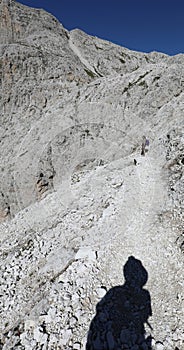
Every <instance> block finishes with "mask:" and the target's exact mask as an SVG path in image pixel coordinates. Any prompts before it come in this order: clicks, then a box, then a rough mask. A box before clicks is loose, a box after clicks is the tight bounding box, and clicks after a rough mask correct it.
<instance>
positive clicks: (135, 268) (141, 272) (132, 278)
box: [123, 256, 148, 289]
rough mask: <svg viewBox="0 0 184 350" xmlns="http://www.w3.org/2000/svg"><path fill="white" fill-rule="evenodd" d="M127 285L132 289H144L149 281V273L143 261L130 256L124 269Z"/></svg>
mask: <svg viewBox="0 0 184 350" xmlns="http://www.w3.org/2000/svg"><path fill="white" fill-rule="evenodd" d="M123 273H124V277H125V283H126V284H127V286H129V287H130V288H136V289H137V288H142V287H143V286H144V285H145V284H146V282H147V280H148V273H147V271H146V269H145V268H144V266H143V265H142V263H141V261H140V260H138V259H136V258H134V257H133V256H130V257H129V258H128V260H127V262H126V264H125V265H124V267H123Z"/></svg>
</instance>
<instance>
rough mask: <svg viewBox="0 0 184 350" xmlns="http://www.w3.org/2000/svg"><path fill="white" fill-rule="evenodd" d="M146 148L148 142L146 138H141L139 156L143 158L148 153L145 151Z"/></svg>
mask: <svg viewBox="0 0 184 350" xmlns="http://www.w3.org/2000/svg"><path fill="white" fill-rule="evenodd" d="M146 146H149V140H148V139H147V138H146V136H143V138H142V146H141V156H145V152H147V151H148V149H146Z"/></svg>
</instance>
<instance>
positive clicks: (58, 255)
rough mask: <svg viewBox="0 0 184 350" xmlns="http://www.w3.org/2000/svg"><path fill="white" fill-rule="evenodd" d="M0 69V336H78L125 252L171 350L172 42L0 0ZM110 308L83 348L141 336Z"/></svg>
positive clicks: (175, 341) (176, 91) (178, 124)
mask: <svg viewBox="0 0 184 350" xmlns="http://www.w3.org/2000/svg"><path fill="white" fill-rule="evenodd" d="M0 79H1V88H2V89H1V98H0V105H1V106H0V107H1V111H2V113H1V117H0V121H1V123H0V150H1V152H0V172H1V176H0V223H1V225H0V240H1V251H0V254H1V268H2V271H3V273H2V276H1V277H0V278H1V291H0V294H1V295H2V296H3V297H2V312H1V318H2V319H1V320H2V322H0V327H1V328H0V348H1V349H3V350H8V349H10V348H15V349H19V350H20V349H21V350H22V349H25V350H30V349H40V350H41V349H43V348H44V349H47V348H48V349H52V350H53V349H57V350H58V349H65V348H66V349H76V350H79V349H84V348H85V343H86V339H87V332H88V330H89V325H90V320H91V319H92V317H93V316H94V313H95V304H96V303H97V302H98V301H99V300H100V298H101V297H102V296H103V295H104V293H105V291H106V290H108V288H111V287H113V286H114V285H117V284H118V283H119V284H121V283H122V281H121V270H122V264H124V263H125V262H126V260H127V259H128V257H129V256H131V255H135V256H136V257H138V258H139V259H140V260H141V261H142V263H143V264H145V267H146V269H147V270H148V275H149V279H148V288H149V291H150V293H151V295H152V302H153V306H152V308H153V318H152V320H151V324H152V329H151V328H149V327H148V329H147V331H148V332H151V336H152V339H153V342H152V348H153V349H164V348H167V349H168V350H173V349H174V347H177V348H178V349H180V350H181V346H182V345H181V344H182V334H181V333H182V331H181V329H182V327H181V323H182V322H181V317H182V315H181V310H182V308H181V304H182V293H181V280H182V272H183V269H182V258H181V250H183V236H182V229H183V212H184V208H183V166H184V159H183V152H184V135H183V113H184V107H183V100H184V55H182V54H181V55H177V56H173V57H169V56H167V55H165V54H162V53H157V52H152V53H149V54H145V53H140V52H135V51H131V50H128V49H126V48H124V47H121V46H118V45H115V44H112V43H110V42H107V41H104V40H101V39H100V38H96V37H92V36H89V35H87V34H86V33H84V32H82V31H80V30H78V29H76V30H72V31H71V32H69V31H67V30H66V29H65V28H64V27H63V26H62V24H60V23H59V22H58V21H57V20H56V19H55V18H54V17H53V16H51V15H50V14H48V13H46V12H45V11H43V10H36V9H32V8H29V7H26V6H23V5H21V4H19V3H18V2H15V1H13V0H1V1H0ZM143 136H146V138H147V139H149V144H150V145H149V147H147V148H146V152H145V156H142V155H141V143H142V138H143ZM166 276H167V277H166ZM139 311H140V310H139ZM102 316H103V317H104V315H102ZM4 320H6V321H5V322H4ZM161 320H162V322H161ZM111 321H112V320H107V329H106V330H105V331H103V332H104V334H103V336H102V333H103V332H102V330H100V328H99V329H98V330H97V335H96V338H95V339H92V338H91V339H92V340H90V341H91V344H90V346H91V349H98V346H99V348H102V349H119V348H122V346H124V347H126V348H127V349H137V350H139V349H147V348H148V345H147V344H146V340H145V339H144V337H143V338H142V340H141V341H142V343H141V342H139V343H138V340H135V339H136V337H135V334H134V337H133V338H134V340H133V338H132V342H134V343H131V344H128V340H126V344H123V343H122V342H123V340H125V338H124V337H123V335H122V334H123V333H122V334H119V336H116V335H115V333H113V329H111V326H110V325H111V324H112V322H111ZM108 322H110V323H108ZM120 323H121V322H120ZM97 328H98V327H97ZM127 339H128V338H127ZM95 344H97V345H95ZM112 344H114V345H112ZM95 346H96V347H95ZM113 346H114V348H113ZM118 346H119V348H118ZM146 346H147V347H146Z"/></svg>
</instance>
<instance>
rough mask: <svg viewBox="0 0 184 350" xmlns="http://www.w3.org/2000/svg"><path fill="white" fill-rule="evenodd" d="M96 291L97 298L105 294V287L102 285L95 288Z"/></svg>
mask: <svg viewBox="0 0 184 350" xmlns="http://www.w3.org/2000/svg"><path fill="white" fill-rule="evenodd" d="M96 293H97V295H98V297H99V298H103V297H104V296H105V294H106V289H105V288H103V287H100V288H97V290H96Z"/></svg>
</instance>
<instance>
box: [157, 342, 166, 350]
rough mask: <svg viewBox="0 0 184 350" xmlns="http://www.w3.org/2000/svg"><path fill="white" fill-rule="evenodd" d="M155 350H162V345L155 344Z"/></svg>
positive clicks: (159, 343)
mask: <svg viewBox="0 0 184 350" xmlns="http://www.w3.org/2000/svg"><path fill="white" fill-rule="evenodd" d="M155 350H164V345H163V344H162V343H161V342H156V344H155Z"/></svg>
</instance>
